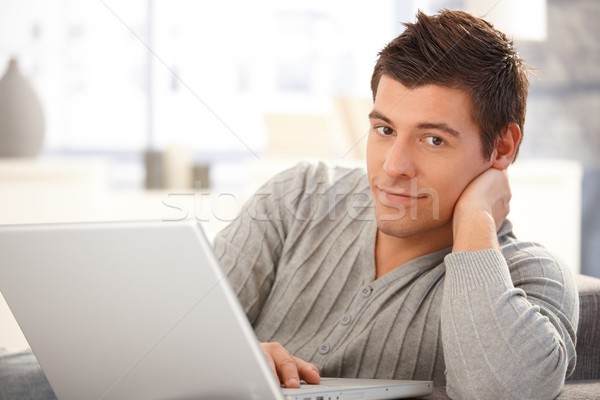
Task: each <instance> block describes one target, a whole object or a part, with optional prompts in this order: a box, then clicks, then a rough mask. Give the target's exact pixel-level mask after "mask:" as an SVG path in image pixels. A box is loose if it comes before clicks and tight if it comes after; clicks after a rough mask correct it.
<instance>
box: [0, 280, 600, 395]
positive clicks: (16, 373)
mask: <svg viewBox="0 0 600 400" xmlns="http://www.w3.org/2000/svg"><path fill="white" fill-rule="evenodd" d="M575 280H576V283H577V288H578V289H579V304H580V309H579V325H578V328H577V366H576V368H575V372H574V373H573V374H572V375H571V376H570V377H569V379H568V380H567V382H566V384H565V388H564V390H563V392H562V393H561V395H560V396H559V397H558V399H560V400H563V399H576V400H581V399H584V400H585V399H590V400H591V399H594V400H597V399H600V279H598V278H593V277H590V276H585V275H576V276H575ZM0 360H1V361H2V362H0V379H8V380H11V381H12V382H13V383H14V384H15V385H14V387H15V388H18V389H22V388H28V389H27V390H28V392H29V396H28V398H29V399H32V400H50V399H55V397H54V393H52V390H51V389H50V387H49V386H48V384H47V381H46V379H45V377H44V376H43V373H42V372H41V371H40V369H39V365H38V364H37V361H36V360H35V358H34V357H33V355H32V354H31V353H30V352H23V353H7V352H5V351H3V350H2V349H0ZM17 364H18V365H19V368H14V366H15V365H17ZM32 379H33V381H35V382H36V383H37V384H32V382H31V380H32ZM40 383H41V384H40ZM0 398H2V399H3V400H17V399H20V400H21V399H23V398H22V396H21V395H19V394H18V393H0ZM447 398H448V397H447V396H446V389H445V387H436V388H435V389H434V391H433V393H432V394H431V395H430V396H427V397H425V399H428V400H441V399H447Z"/></svg>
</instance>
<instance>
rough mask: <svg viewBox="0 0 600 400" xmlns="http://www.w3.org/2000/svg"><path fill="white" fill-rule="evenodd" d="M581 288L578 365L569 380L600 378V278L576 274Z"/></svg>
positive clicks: (578, 285) (578, 286)
mask: <svg viewBox="0 0 600 400" xmlns="http://www.w3.org/2000/svg"><path fill="white" fill-rule="evenodd" d="M575 281H576V282H577V289H578V290H579V326H578V328H577V366H576V367H575V372H573V375H571V377H570V378H569V380H586V379H600V279H597V278H592V277H589V276H585V275H576V276H575Z"/></svg>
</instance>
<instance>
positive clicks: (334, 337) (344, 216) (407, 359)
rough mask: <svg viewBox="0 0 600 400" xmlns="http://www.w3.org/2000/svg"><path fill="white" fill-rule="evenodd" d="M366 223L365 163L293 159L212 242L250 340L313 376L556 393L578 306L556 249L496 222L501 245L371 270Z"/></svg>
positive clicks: (464, 393)
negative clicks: (303, 365) (314, 370)
mask: <svg viewBox="0 0 600 400" xmlns="http://www.w3.org/2000/svg"><path fill="white" fill-rule="evenodd" d="M549 227H550V228H551V224H549ZM376 229H377V227H376V221H375V218H374V212H373V206H372V199H371V194H370V190H369V187H368V181H367V179H366V174H365V172H364V171H363V170H360V169H344V168H330V167H328V166H326V165H325V164H322V163H319V164H309V163H303V164H299V165H298V166H296V167H294V168H292V169H290V170H287V171H285V172H283V173H281V174H279V175H277V176H276V177H274V178H273V179H272V180H271V181H269V182H268V183H267V184H266V185H265V186H263V188H261V189H260V190H259V191H258V192H257V193H256V194H255V195H254V196H253V197H252V198H251V200H250V201H249V202H248V203H247V205H246V206H245V208H244V209H243V211H242V213H241V214H240V216H239V218H237V219H236V220H235V221H234V222H232V224H230V225H229V226H228V227H227V228H226V229H225V230H224V231H223V232H221V233H220V234H219V235H218V236H217V237H216V238H215V243H214V244H215V250H216V252H217V256H218V257H219V258H220V260H221V262H222V264H223V266H224V268H225V270H226V271H227V273H228V277H229V279H230V280H231V283H232V285H233V287H234V289H235V291H236V293H237V295H238V297H239V299H240V301H241V303H242V305H243V307H244V309H245V311H246V313H247V315H248V318H249V319H250V322H251V323H252V325H253V327H254V329H255V332H256V334H257V336H258V338H259V339H260V340H261V341H278V342H280V343H282V344H283V345H284V346H286V347H287V348H288V350H290V352H291V353H293V354H294V355H296V356H299V357H301V358H303V359H305V360H307V361H310V362H313V363H315V364H316V365H317V366H318V367H319V369H320V371H321V374H322V375H323V376H342V377H364V378H396V379H427V380H433V381H434V382H435V384H436V385H446V386H447V392H448V395H449V396H450V397H453V398H463V399H466V398H485V399H495V398H498V399H509V398H554V397H556V396H557V395H558V393H559V392H560V390H561V388H562V385H563V383H564V379H565V377H566V376H568V375H570V374H571V373H572V371H573V369H574V367H575V358H576V357H575V337H576V327H577V318H578V297H577V290H576V287H575V284H574V281H573V277H572V276H571V273H570V271H569V269H568V268H566V267H565V266H564V265H563V264H562V262H561V261H560V260H558V259H556V257H554V256H553V255H552V254H551V253H550V252H548V251H547V250H545V249H544V248H542V247H541V246H539V245H536V244H534V243H528V242H520V241H517V240H516V238H515V237H514V235H513V234H512V226H511V225H510V223H509V222H508V221H506V222H505V223H504V225H503V226H502V228H501V229H500V232H499V234H498V237H499V240H500V244H501V252H498V251H496V250H484V251H478V252H463V253H451V252H450V251H451V249H450V248H448V249H444V250H441V251H438V252H435V253H432V254H428V255H425V256H423V257H419V258H417V259H414V260H412V261H410V262H408V263H406V264H404V265H401V266H399V267H398V268H396V269H395V270H393V271H391V272H390V273H388V274H386V275H384V276H383V277H381V278H379V279H374V277H375V265H374V243H375V233H376Z"/></svg>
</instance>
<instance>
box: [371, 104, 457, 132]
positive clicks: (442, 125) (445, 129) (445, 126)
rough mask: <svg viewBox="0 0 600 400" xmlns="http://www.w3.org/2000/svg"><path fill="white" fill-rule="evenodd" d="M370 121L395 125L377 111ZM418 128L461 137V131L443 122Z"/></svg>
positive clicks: (372, 114) (422, 123)
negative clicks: (378, 120) (377, 120)
mask: <svg viewBox="0 0 600 400" xmlns="http://www.w3.org/2000/svg"><path fill="white" fill-rule="evenodd" d="M369 119H380V120H382V121H384V122H385V123H387V124H390V125H393V122H392V120H391V119H389V118H388V117H387V116H385V115H384V114H382V113H380V112H379V111H377V110H373V111H371V112H370V113H369ZM417 128H418V129H436V130H439V131H443V132H446V133H448V134H449V135H451V136H454V137H460V132H459V131H457V130H456V129H453V128H451V127H450V126H448V124H445V123H443V122H421V123H420V124H418V125H417Z"/></svg>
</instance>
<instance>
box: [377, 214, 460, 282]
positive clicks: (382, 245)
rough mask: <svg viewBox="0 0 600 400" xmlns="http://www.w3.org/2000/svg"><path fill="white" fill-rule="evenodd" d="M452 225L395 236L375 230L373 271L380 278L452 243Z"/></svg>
mask: <svg viewBox="0 0 600 400" xmlns="http://www.w3.org/2000/svg"><path fill="white" fill-rule="evenodd" d="M451 228H452V226H451V225H450V226H448V227H445V226H444V227H441V228H439V229H438V230H436V231H429V232H426V233H423V234H416V235H411V236H408V237H396V236H393V235H389V234H386V233H385V232H382V231H381V230H379V229H378V230H377V237H376V240H375V271H376V278H380V277H382V276H383V275H385V274H387V273H388V272H390V271H392V270H394V269H396V268H397V267H400V266H402V265H403V264H406V263H407V262H409V261H411V260H414V259H415V258H418V257H421V256H424V255H426V254H430V253H434V252H436V251H439V250H442V249H445V248H447V247H449V246H451V245H452V229H451Z"/></svg>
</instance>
